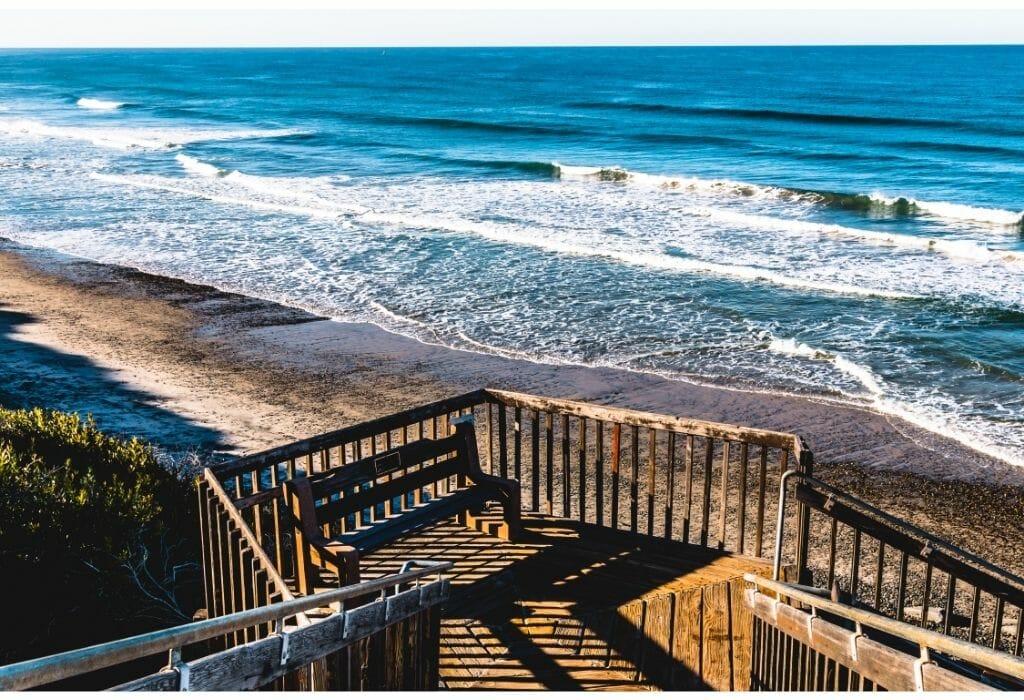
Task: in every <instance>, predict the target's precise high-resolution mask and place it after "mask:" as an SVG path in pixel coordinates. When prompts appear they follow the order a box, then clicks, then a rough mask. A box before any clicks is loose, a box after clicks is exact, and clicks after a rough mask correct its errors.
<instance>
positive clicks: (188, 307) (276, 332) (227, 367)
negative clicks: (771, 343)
mask: <svg viewBox="0 0 1024 700" xmlns="http://www.w3.org/2000/svg"><path fill="white" fill-rule="evenodd" d="M0 357H2V358H3V361H2V363H0V404H4V405H8V406H34V405H41V406H47V407H51V408H60V409H63V410H70V411H78V412H80V413H83V414H84V413H91V414H92V415H93V416H94V417H95V418H96V421H97V423H98V424H99V425H100V426H101V427H103V428H104V429H106V430H108V431H111V432H116V433H121V434H134V435H140V436H142V437H145V438H147V439H149V440H151V441H152V442H154V443H155V444H157V445H159V446H160V447H161V448H162V449H164V450H166V451H168V452H169V453H170V454H172V455H181V454H186V453H190V452H191V453H195V454H196V455H198V456H199V457H200V458H201V459H210V458H213V459H216V458H217V457H219V456H222V455H223V454H224V453H239V452H250V451H254V450H259V449H263V448H267V447H270V446H273V445H276V444H280V443H282V442H287V441H290V440H294V439H299V438H302V437H307V436H310V435H312V434H315V433H318V432H324V431H326V430H329V429H333V428H337V427H341V426H344V425H348V424H352V423H355V422H358V421H360V420H364V419H366V418H369V417H373V416H379V415H382V414H385V413H390V412H393V411H398V410H401V409H405V408H409V407H411V406H415V405H417V404H421V403H425V402H428V401H432V400H436V399H439V398H442V397H444V396H447V395H452V394H455V393H461V392H463V391H468V390H471V389H477V388H480V387H483V386H490V387H496V388H503V389H513V390H516V391H524V392H529V393H535V394H545V395H550V396H559V397H564V398H573V399H578V400H585V401H593V402H597V403H607V404H615V405H619V406H623V407H629V408H637V409H643V410H651V411H657V412H662V413H671V414H675V415H684V416H689V417H693V418H700V419H706V420H714V421H723V422H729V423H738V424H745V425H751V426H757V427H762V428H770V429H775V430H783V431H789V432H796V433H799V434H801V435H802V436H803V437H804V438H805V439H806V440H807V441H808V443H809V444H810V445H811V447H812V449H813V450H814V453H815V458H816V460H817V463H818V467H817V474H818V475H819V476H820V477H821V478H824V479H825V480H827V481H831V482H833V483H835V485H836V486H839V487H840V488H844V489H846V490H849V491H850V492H852V493H854V494H855V495H859V496H860V497H862V498H865V499H866V500H869V501H871V502H873V503H875V504H876V505H879V506H881V507H883V508H886V509H887V510H889V511H890V512H892V513H894V514H896V515H900V516H902V517H906V518H908V519H910V520H912V521H914V522H916V523H918V524H920V525H921V526H923V527H926V528H928V529H931V530H933V531H934V532H935V534H937V535H940V536H943V537H946V538H948V539H950V540H952V541H954V542H955V543H957V544H960V545H962V546H965V547H967V548H968V549H971V550H973V551H975V552H977V553H978V554H980V555H982V556H985V557H987V558H990V559H991V560H993V561H995V562H997V563H1000V564H1002V565H1004V566H1006V567H1008V568H1010V569H1011V570H1013V571H1015V572H1017V573H1024V470H1021V469H1019V468H1015V467H1012V466H1010V465H1007V464H1004V463H1001V462H999V461H997V460H994V459H991V458H988V457H986V456H984V455H981V454H979V453H976V452H973V451H971V450H969V449H966V448H964V447H962V446H961V445H959V444H957V443H953V442H950V441H946V440H944V439H943V438H941V437H939V436H936V435H933V434H930V433H925V432H923V431H921V430H919V429H917V428H914V427H913V426H911V425H908V424H905V423H903V422H901V421H899V420H897V419H893V418H889V417H886V416H883V415H879V414H876V413H872V412H868V411H864V410H859V409H855V408H850V407H844V406H836V405H831V404H828V403H823V402H818V401H814V400H810V399H805V398H799V397H789V396H777V395H771V394H761V393H751V392H745V391H735V390H730V389H725V388H717V387H706V386H698V385H694V384H690V383H686V382H680V381H674V380H669V379H665V378H661V377H656V376H652V375H648V374H639V373H634V372H628V371H623V370H615V369H603V368H602V369H597V368H584V367H564V366H553V365H545V364H538V363H533V362H527V361H523V360H512V359H505V358H500V357H495V356H491V355H483V354H478V353H471V352H463V351H458V350H452V349H449V348H444V347H439V346H433V345H427V344H423V343H420V342H418V341H416V340H412V339H409V338H405V337H402V336H398V335H395V334H392V333H388V332H386V331H384V330H382V329H380V328H378V327H376V326H372V325H368V324H353V323H339V322H335V321H331V320H327V319H323V318H320V317H317V316H313V315H311V314H308V313H306V312H303V311H300V310H296V309H291V308H287V307H283V306H281V305H278V304H275V303H271V302H266V301H261V300H257V299H252V298H249V297H244V296H239V295H235V294H228V293H224V292H220V291H218V290H215V289H213V288H210V287H203V286H198V285H192V284H188V283H185V282H181V281H178V280H173V279H169V278H165V277H157V276H153V275H147V274H144V273H140V272H138V271H136V270H132V269H128V268H122V267H116V266H108V265H100V264H97V263H92V262H88V261H82V260H78V259H73V258H67V257H64V256H60V255H56V254H51V253H46V252H43V251H38V250H34V249H26V248H24V247H21V246H19V245H17V244H14V243H11V242H5V241H3V240H2V239H0Z"/></svg>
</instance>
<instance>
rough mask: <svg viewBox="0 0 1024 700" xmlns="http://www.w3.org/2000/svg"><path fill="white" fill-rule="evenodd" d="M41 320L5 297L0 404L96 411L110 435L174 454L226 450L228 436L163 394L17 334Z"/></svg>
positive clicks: (0, 325)
mask: <svg viewBox="0 0 1024 700" xmlns="http://www.w3.org/2000/svg"><path fill="white" fill-rule="evenodd" d="M37 321H38V319H37V318H36V317H34V316H32V315H31V314H25V313H21V312H17V311H12V310H11V309H10V308H9V307H7V306H5V305H4V304H3V303H2V302H0V406H4V407H6V408H34V407H36V406H39V407H42V408H48V409H58V410H61V411H65V412H68V413H78V414H79V415H80V416H82V417H83V418H84V417H85V416H86V415H91V416H92V417H93V418H94V420H95V421H96V425H97V427H99V428H100V429H101V430H103V431H104V432H106V433H108V434H110V435H118V436H122V437H140V438H144V439H145V440H148V441H149V442H151V443H153V444H154V445H155V446H157V447H158V448H159V449H160V450H161V451H164V452H166V453H168V454H169V455H170V456H172V457H181V456H184V455H187V454H190V453H198V454H199V455H200V456H207V455H212V454H214V453H217V452H222V451H225V450H227V449H228V448H229V447H230V445H229V444H228V443H227V442H226V436H225V435H224V434H223V433H221V432H220V431H218V430H215V429H212V428H209V427H207V426H204V425H200V424H198V423H196V422H195V421H193V420H191V419H189V418H186V417H184V416H181V415H179V414H177V413H175V412H173V411H169V410H167V409H166V408H163V407H161V406H160V399H159V398H158V397H157V396H155V395H153V394H151V393H148V392H146V391H141V390H139V389H137V388H134V387H132V386H130V385H128V384H126V383H124V382H123V381H121V380H119V379H117V378H116V377H115V376H114V373H113V372H111V371H110V370H108V369H106V368H103V367H100V366H99V365H97V364H96V363H94V362H93V361H92V360H91V359H89V358H88V357H86V356H84V355H75V354H72V353H67V352H61V351H58V350H55V349H53V348H50V347H47V346H45V345H38V344H36V343H32V342H29V341H26V340H25V339H23V338H19V337H17V334H18V332H19V330H21V329H22V328H23V327H26V326H28V325H30V324H32V323H35V322H37Z"/></svg>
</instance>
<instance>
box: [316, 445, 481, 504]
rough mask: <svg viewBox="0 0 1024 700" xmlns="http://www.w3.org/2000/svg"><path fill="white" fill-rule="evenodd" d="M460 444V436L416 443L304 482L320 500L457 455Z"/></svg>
mask: <svg viewBox="0 0 1024 700" xmlns="http://www.w3.org/2000/svg"><path fill="white" fill-rule="evenodd" d="M461 443H462V439H461V438H460V436H459V435H451V436H448V437H445V438H441V439H440V440H429V439H421V440H416V441H415V442H410V443H409V444H407V445H403V446H401V447H399V448H397V449H394V450H389V451H387V452H381V453H380V454H376V455H373V456H371V457H366V458H364V459H360V460H358V461H356V462H351V463H349V464H346V465H344V466H343V467H341V468H339V469H332V470H331V471H327V472H321V473H319V474H307V475H306V478H307V479H309V485H310V487H312V490H313V497H314V498H323V497H324V496H326V495H329V494H331V495H333V494H335V493H338V492H340V491H343V490H344V489H346V488H348V487H350V486H353V485H355V484H359V483H365V482H367V481H373V480H374V479H375V478H377V477H381V476H386V475H387V474H392V473H394V472H396V471H399V470H401V469H408V468H409V467H413V466H416V465H419V464H422V463H423V462H425V461H427V460H428V459H435V458H437V457H441V456H444V455H446V454H449V453H451V452H457V451H458V449H459V447H460V446H461Z"/></svg>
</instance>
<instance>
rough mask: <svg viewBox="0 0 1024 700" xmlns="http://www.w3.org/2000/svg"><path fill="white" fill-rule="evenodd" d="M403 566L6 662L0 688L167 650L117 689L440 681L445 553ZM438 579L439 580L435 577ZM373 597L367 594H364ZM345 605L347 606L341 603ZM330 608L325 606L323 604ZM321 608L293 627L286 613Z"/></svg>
mask: <svg viewBox="0 0 1024 700" xmlns="http://www.w3.org/2000/svg"><path fill="white" fill-rule="evenodd" d="M410 563H411V564H414V565H415V566H414V568H412V569H409V570H406V569H408V567H403V570H402V571H401V572H399V573H396V574H393V575H390V576H385V577H383V578H379V579H376V580H373V581H367V582H364V583H359V584H355V585H353V586H347V587H345V588H338V589H333V590H330V591H326V592H324V593H319V594H317V595H312V596H307V597H305V598H300V599H293V600H284V601H281V602H277V603H273V604H271V605H264V606H261V607H256V608H252V609H249V610H244V611H241V612H235V613H231V614H228V615H224V616H222V617H215V618H212V619H208V620H203V621H201V622H193V623H191V624H187V625H181V626H179V627H173V628H171V629H166V630H160V631H157V632H150V633H148V634H143V635H139V636H136V637H130V638H128V639H122V640H118V641H116V642H109V643H106V644H98V645H96V646H92V647H87V648H84V649H76V650H74V651H69V652H65V653H62V654H55V655H53V656H47V657H44V658H41V659H33V660H31V661H23V662H21V663H17V664H11V665H9V666H4V667H0V691H6V690H23V689H28V688H37V687H40V686H43V685H46V684H49V683H53V682H56V681H60V680H63V679H66V678H72V677H74V676H78V675H81V674H85V673H89V672H92V671H96V670H99V669H103V668H109V667H111V666H115V665H117V664H121V663H125V662H130V661H132V660H136V659H143V658H145V657H148V656H152V655H153V654H156V653H160V652H164V653H168V656H169V663H168V666H167V667H166V668H165V669H163V670H161V671H158V672H157V673H154V674H152V675H149V676H146V677H144V678H140V679H138V680H134V681H131V682H129V683H126V684H124V685H121V686H118V687H116V688H113V690H147V691H152V690H191V691H195V690H251V689H257V688H264V689H266V688H277V687H280V682H281V681H283V680H286V679H288V678H294V677H296V676H301V675H303V674H304V673H305V672H306V670H307V669H310V668H315V669H317V673H316V677H314V678H313V679H312V683H310V684H307V685H304V686H303V685H301V684H300V685H296V686H288V685H285V687H286V688H289V689H293V690H294V689H298V688H300V687H305V688H306V689H310V690H427V689H433V688H436V687H437V670H438V666H437V662H438V653H439V638H440V637H439V635H440V628H439V624H440V614H439V611H438V607H439V606H440V605H441V604H442V603H443V602H444V601H445V600H446V599H447V596H448V587H449V584H448V582H447V581H444V580H441V578H440V574H441V573H442V572H444V571H447V570H448V569H449V568H450V567H451V564H449V563H447V562H410ZM429 579H433V580H429ZM368 599H370V600H369V602H365V601H367V600H368ZM342 608H345V609H342ZM325 609H326V610H328V611H332V610H333V612H331V613H330V614H327V615H326V616H324V615H322V611H323V610H325ZM314 612H318V613H321V617H319V619H314V620H312V621H310V622H308V624H305V625H303V626H299V627H295V626H292V625H289V624H288V623H287V620H289V619H296V618H298V617H299V616H305V614H306V613H309V614H310V615H312V614H313V613H314ZM270 626H272V632H273V633H272V634H269V635H267V636H265V637H263V638H261V639H258V640H254V641H250V642H249V643H247V644H244V645H235V646H230V647H228V648H226V649H224V650H222V651H220V652H216V653H213V654H207V655H204V656H201V657H200V658H197V659H191V660H186V658H185V657H186V656H187V654H183V653H182V650H183V649H186V648H193V649H194V648H196V646H197V645H202V644H203V643H206V642H209V641H211V640H216V639H224V638H227V639H231V638H232V637H233V636H237V635H241V634H244V633H245V631H246V630H252V629H258V628H261V627H270Z"/></svg>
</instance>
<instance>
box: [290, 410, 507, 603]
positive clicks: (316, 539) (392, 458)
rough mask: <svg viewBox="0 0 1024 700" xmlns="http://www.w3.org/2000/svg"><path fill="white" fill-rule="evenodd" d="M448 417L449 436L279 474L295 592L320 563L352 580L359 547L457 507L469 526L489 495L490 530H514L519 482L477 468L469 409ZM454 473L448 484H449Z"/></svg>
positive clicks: (304, 588) (308, 587) (311, 579)
mask: <svg viewBox="0 0 1024 700" xmlns="http://www.w3.org/2000/svg"><path fill="white" fill-rule="evenodd" d="M451 424H452V426H453V427H454V428H455V431H454V434H452V435H449V436H448V437H444V438H440V439H432V440H431V439H421V440H417V441H415V442H411V443H409V444H407V445H403V446H402V447H399V448H397V449H393V450H389V451H387V452H383V453H381V454H378V455H374V456H372V457H367V458H365V459H361V460H358V461H356V462H352V463H351V464H348V465H345V466H343V467H339V468H337V469H332V470H331V471H328V472H322V473H320V474H310V475H307V476H305V477H298V478H294V479H291V480H289V481H286V482H284V484H283V486H284V496H285V501H286V503H287V504H288V509H289V511H290V513H291V516H292V521H293V525H294V527H295V547H294V550H295V572H296V586H297V588H298V589H299V591H300V592H301V593H303V594H309V593H312V592H313V590H314V588H315V586H316V584H317V583H319V582H320V577H319V575H318V571H319V569H321V568H326V569H328V570H329V571H333V572H334V573H335V574H336V575H337V577H338V585H339V586H345V585H349V584H352V583H358V581H359V556H360V552H368V551H371V550H373V549H376V548H377V547H380V546H382V545H385V544H387V543H389V542H393V541H394V540H395V539H397V538H398V537H401V536H402V535H405V534H407V533H409V532H413V531H415V530H418V529H420V528H422V527H425V526H426V525H429V524H431V523H435V522H437V521H439V520H444V519H446V518H450V517H452V516H456V515H457V516H459V519H460V521H461V522H463V523H464V524H466V525H469V526H475V524H476V521H475V518H474V513H473V509H476V508H479V507H481V506H483V505H484V504H485V503H487V502H488V501H499V502H500V503H501V505H502V508H503V513H502V515H503V519H504V522H503V523H502V525H501V527H500V529H499V530H498V532H496V533H492V534H497V535H498V536H500V537H504V538H505V539H509V540H514V539H515V538H516V537H517V536H518V535H519V529H520V507H519V484H518V482H516V481H513V480H511V479H501V478H498V477H495V476H490V475H488V474H484V473H483V471H481V469H480V459H479V455H478V454H477V447H476V434H475V432H474V430H473V417H472V416H460V417H459V418H456V419H454V420H452V421H451ZM427 462H429V463H427ZM452 477H454V478H455V481H456V484H455V488H454V489H451V488H449V486H450V483H451V480H452ZM427 488H429V495H425V489H427ZM410 501H411V503H410ZM368 515H369V516H370V517H367V516H368ZM363 520H367V521H369V522H366V523H365V524H362V523H361V521H363ZM342 524H345V526H344V527H342ZM360 525H362V526H360Z"/></svg>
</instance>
